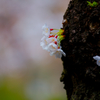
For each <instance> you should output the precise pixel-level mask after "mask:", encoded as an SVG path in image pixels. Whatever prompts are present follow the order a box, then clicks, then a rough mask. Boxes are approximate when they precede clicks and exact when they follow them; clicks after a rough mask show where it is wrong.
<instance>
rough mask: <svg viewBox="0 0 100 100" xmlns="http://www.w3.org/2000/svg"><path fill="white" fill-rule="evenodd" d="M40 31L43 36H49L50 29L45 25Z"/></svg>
mask: <svg viewBox="0 0 100 100" xmlns="http://www.w3.org/2000/svg"><path fill="white" fill-rule="evenodd" d="M42 29H43V34H44V35H45V36H47V37H48V36H49V35H50V28H49V27H48V26H47V25H46V24H45V25H43V27H42Z"/></svg>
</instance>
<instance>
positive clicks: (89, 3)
mask: <svg viewBox="0 0 100 100" xmlns="http://www.w3.org/2000/svg"><path fill="white" fill-rule="evenodd" d="M87 3H88V6H91V7H96V6H97V5H98V3H97V2H95V1H94V2H93V3H91V2H90V1H87Z"/></svg>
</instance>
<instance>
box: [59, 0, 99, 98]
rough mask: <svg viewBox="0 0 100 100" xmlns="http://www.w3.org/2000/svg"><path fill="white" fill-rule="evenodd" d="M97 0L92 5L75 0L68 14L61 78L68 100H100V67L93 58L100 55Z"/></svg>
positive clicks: (66, 15)
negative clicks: (94, 4) (93, 5)
mask: <svg viewBox="0 0 100 100" xmlns="http://www.w3.org/2000/svg"><path fill="white" fill-rule="evenodd" d="M88 1H90V2H93V1H94V0H88ZM95 1H96V2H98V6H96V7H90V6H88V5H87V0H72V1H70V3H69V6H68V8H67V10H66V12H65V14H64V20H65V22H64V23H63V29H64V30H65V32H64V35H65V39H64V40H63V41H62V43H61V46H62V49H63V50H64V52H65V53H66V57H62V61H63V66H64V67H63V69H64V70H63V73H62V76H61V79H60V80H61V81H62V82H63V83H64V88H65V90H66V92H67V97H68V100H100V67H99V66H98V65H97V64H96V60H94V59H93V56H96V55H99V56H100V1H99V0H95Z"/></svg>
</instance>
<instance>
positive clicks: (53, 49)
mask: <svg viewBox="0 0 100 100" xmlns="http://www.w3.org/2000/svg"><path fill="white" fill-rule="evenodd" d="M42 29H43V35H44V36H43V37H42V39H41V43H40V45H41V46H42V48H43V49H44V50H47V51H48V52H50V55H51V56H52V55H55V56H56V58H61V57H62V55H63V56H66V54H65V53H64V51H63V50H62V49H61V46H60V43H61V41H62V40H63V39H64V35H63V32H64V30H63V29H50V28H49V27H48V26H47V25H44V26H43V27H42ZM53 30H57V31H58V32H57V33H56V32H52V31H53Z"/></svg>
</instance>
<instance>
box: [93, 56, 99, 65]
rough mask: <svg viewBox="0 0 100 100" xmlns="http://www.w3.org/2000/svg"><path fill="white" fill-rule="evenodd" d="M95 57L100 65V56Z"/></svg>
mask: <svg viewBox="0 0 100 100" xmlns="http://www.w3.org/2000/svg"><path fill="white" fill-rule="evenodd" d="M93 59H95V60H96V61H97V62H96V63H97V65H98V66H100V56H94V57H93Z"/></svg>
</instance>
